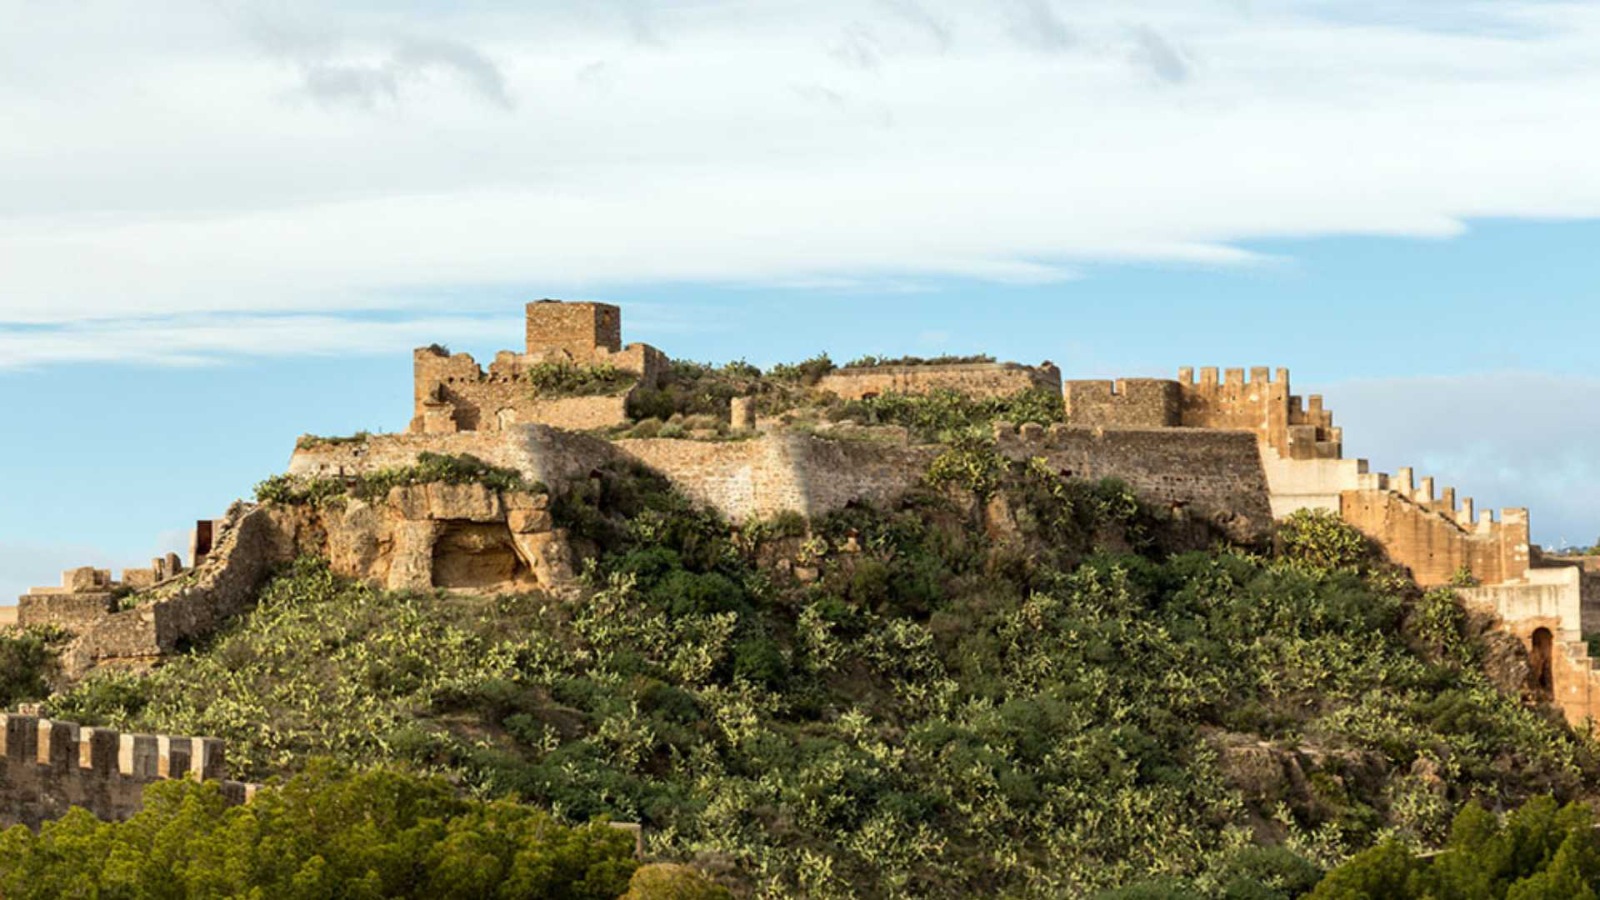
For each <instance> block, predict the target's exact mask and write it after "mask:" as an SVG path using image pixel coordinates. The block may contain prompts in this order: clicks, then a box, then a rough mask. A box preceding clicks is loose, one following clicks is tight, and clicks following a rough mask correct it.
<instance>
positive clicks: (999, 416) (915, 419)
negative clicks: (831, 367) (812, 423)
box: [828, 388, 1066, 442]
mask: <svg viewBox="0 0 1600 900" xmlns="http://www.w3.org/2000/svg"><path fill="white" fill-rule="evenodd" d="M828 417H829V418H831V419H833V420H834V421H836V422H838V421H844V420H850V421H854V422H857V423H860V424H863V425H899V426H902V427H904V428H906V429H907V430H908V431H910V433H911V435H912V436H913V437H914V438H916V439H917V440H923V441H938V442H948V441H952V440H955V439H956V438H958V437H961V436H964V435H980V436H986V435H984V432H985V431H986V430H987V429H988V428H989V427H990V426H992V425H993V423H995V422H999V421H1005V422H1010V423H1012V424H1013V425H1022V424H1024V423H1029V422H1036V423H1038V424H1040V425H1050V424H1053V423H1056V422H1062V421H1065V419H1066V408H1065V406H1064V405H1063V404H1062V402H1061V397H1060V395H1058V394H1055V393H1053V392H1051V391H1048V390H1045V389H1043V388H1035V389H1033V390H1026V391H1019V392H1018V393H1016V394H1013V395H1011V396H1009V397H970V396H968V395H966V394H962V393H960V392H957V391H952V390H948V389H940V390H935V391H930V392H929V393H927V394H882V395H880V396H877V397H868V398H865V399H862V400H852V401H849V402H846V403H841V404H838V405H837V406H834V407H833V408H831V409H830V410H829V412H828Z"/></svg>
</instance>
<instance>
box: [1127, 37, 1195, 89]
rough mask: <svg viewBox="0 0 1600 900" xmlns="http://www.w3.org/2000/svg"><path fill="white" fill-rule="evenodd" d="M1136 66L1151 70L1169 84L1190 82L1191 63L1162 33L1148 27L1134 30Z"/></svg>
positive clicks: (1133, 55)
mask: <svg viewBox="0 0 1600 900" xmlns="http://www.w3.org/2000/svg"><path fill="white" fill-rule="evenodd" d="M1133 41H1134V47H1133V51H1132V54H1131V55H1132V58H1133V61H1134V63H1135V64H1137V65H1140V66H1143V67H1144V68H1146V69H1149V70H1150V72H1151V73H1152V74H1154V75H1155V76H1156V77H1157V78H1159V79H1161V80H1162V81H1165V82H1167V83H1168V84H1178V83H1180V82H1184V81H1188V80H1189V61H1188V60H1187V59H1185V58H1184V55H1183V53H1182V52H1181V51H1180V50H1178V48H1177V47H1175V46H1173V45H1172V43H1171V42H1169V41H1168V40H1167V39H1166V38H1165V37H1162V36H1161V32H1159V31H1157V30H1155V29H1154V28H1151V27H1150V26H1148V25H1138V26H1135V27H1134V28H1133Z"/></svg>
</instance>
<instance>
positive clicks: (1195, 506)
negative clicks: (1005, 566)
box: [995, 425, 1272, 541]
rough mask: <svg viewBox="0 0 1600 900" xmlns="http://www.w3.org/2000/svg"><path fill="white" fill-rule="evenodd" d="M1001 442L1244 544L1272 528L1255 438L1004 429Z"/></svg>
mask: <svg viewBox="0 0 1600 900" xmlns="http://www.w3.org/2000/svg"><path fill="white" fill-rule="evenodd" d="M995 439H996V442H997V446H998V448H999V450H1000V452H1001V453H1004V454H1005V455H1007V456H1009V457H1011V458H1013V459H1028V458H1042V459H1044V460H1045V461H1046V462H1047V463H1048V464H1049V465H1050V466H1051V467H1052V468H1054V469H1056V470H1057V471H1059V472H1062V473H1063V474H1066V475H1068V476H1071V477H1074V478H1086V479H1090V480H1099V479H1102V478H1117V479H1121V480H1122V481H1124V482H1126V483H1127V484H1128V486H1129V487H1130V488H1132V489H1133V491H1134V493H1136V494H1138V495H1139V497H1140V499H1142V500H1144V501H1145V502H1147V503H1150V504H1152V505H1154V506H1157V507H1163V508H1169V509H1172V510H1174V511H1175V512H1178V513H1179V514H1183V515H1190V516H1196V517H1204V518H1205V519H1207V520H1210V521H1211V522H1213V523H1214V524H1216V525H1217V526H1218V527H1220V528H1222V529H1223V530H1224V531H1226V532H1227V533H1228V534H1229V535H1230V536H1232V537H1234V538H1235V539H1237V540H1242V541H1254V540H1259V539H1261V538H1262V537H1263V536H1264V535H1265V534H1266V533H1267V532H1268V530H1269V529H1270V528H1271V526H1272V510H1271V505H1270V503H1269V501H1268V492H1267V480H1266V475H1265V473H1264V472H1263V471H1262V468H1261V457H1260V455H1259V453H1258V451H1257V449H1256V441H1255V438H1254V437H1253V436H1251V435H1249V434H1245V433H1242V432H1233V431H1208V430H1202V429H1190V428H1152V429H1098V428H1079V427H1075V426H1068V425H1055V426H1052V427H1050V428H1048V429H1045V428H1042V427H1040V426H1038V425H1024V426H1022V427H1021V428H1020V429H1019V428H1015V427H1012V426H1007V425H999V426H996V429H995Z"/></svg>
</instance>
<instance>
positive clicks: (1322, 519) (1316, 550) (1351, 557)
mask: <svg viewBox="0 0 1600 900" xmlns="http://www.w3.org/2000/svg"><path fill="white" fill-rule="evenodd" d="M1278 544H1279V547H1280V548H1281V552H1282V554H1283V556H1284V557H1286V558H1288V559H1292V560H1296V561H1298V562H1301V563H1304V564H1306V565H1308V566H1312V567H1314V568H1317V569H1322V570H1328V571H1331V570H1334V569H1362V568H1365V567H1367V566H1368V565H1370V564H1371V563H1372V562H1373V561H1374V560H1375V559H1376V558H1377V555H1378V550H1377V548H1376V547H1375V546H1374V545H1373V543H1372V541H1371V539H1369V538H1368V537H1367V536H1366V535H1364V534H1362V533H1361V532H1360V531H1358V530H1356V528H1355V527H1354V526H1352V525H1348V524H1346V523H1345V521H1344V520H1343V519H1341V518H1339V516H1338V515H1337V514H1336V513H1331V512H1328V511H1326V510H1321V509H1315V510H1313V509H1301V510H1296V511H1295V512H1293V513H1291V514H1290V515H1289V517H1288V518H1286V519H1284V520H1283V522H1282V523H1280V524H1279V526H1278Z"/></svg>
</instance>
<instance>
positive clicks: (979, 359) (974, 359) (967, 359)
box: [844, 353, 994, 369]
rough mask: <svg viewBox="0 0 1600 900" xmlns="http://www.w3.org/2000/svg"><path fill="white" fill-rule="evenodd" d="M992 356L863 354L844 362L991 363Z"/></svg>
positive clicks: (869, 365) (865, 365)
mask: <svg viewBox="0 0 1600 900" xmlns="http://www.w3.org/2000/svg"><path fill="white" fill-rule="evenodd" d="M992 362H994V357H992V356H990V355H989V354H987V353H974V354H972V355H970V356H948V355H946V356H934V357H929V358H926V359H925V358H923V357H920V356H895V357H887V356H863V357H861V358H860V359H853V360H851V361H850V362H848V363H845V366H844V367H845V368H846V369H876V368H879V367H882V366H966V365H972V364H974V363H992Z"/></svg>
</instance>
